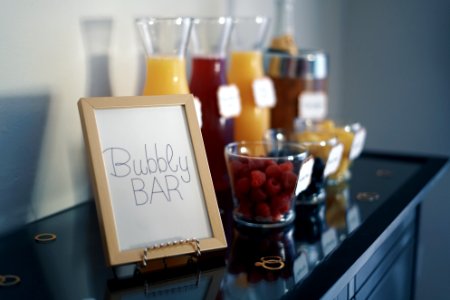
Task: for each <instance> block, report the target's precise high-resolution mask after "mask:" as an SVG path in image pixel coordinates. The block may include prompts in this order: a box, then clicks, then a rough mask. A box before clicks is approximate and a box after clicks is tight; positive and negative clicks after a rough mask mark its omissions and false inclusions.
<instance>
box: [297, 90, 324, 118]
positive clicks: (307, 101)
mask: <svg viewBox="0 0 450 300" xmlns="http://www.w3.org/2000/svg"><path fill="white" fill-rule="evenodd" d="M298 109H299V112H298V115H299V116H300V117H301V118H304V119H312V120H323V119H325V118H326V116H327V113H328V97H327V95H326V94H325V93H323V92H303V93H301V94H300V95H299V97H298Z"/></svg>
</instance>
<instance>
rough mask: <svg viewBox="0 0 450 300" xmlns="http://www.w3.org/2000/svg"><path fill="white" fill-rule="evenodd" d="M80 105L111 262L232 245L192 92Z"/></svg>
mask: <svg viewBox="0 0 450 300" xmlns="http://www.w3.org/2000/svg"><path fill="white" fill-rule="evenodd" d="M78 108H79V111H80V116H81V123H82V127H83V134H84V139H85V143H86V146H87V151H88V155H89V160H90V163H91V171H92V176H91V178H92V181H93V188H94V193H95V202H96V207H97V212H98V218H99V222H100V226H101V231H102V234H103V239H104V244H105V248H106V252H107V255H106V256H107V262H108V264H109V265H110V266H115V265H120V264H127V263H132V262H138V261H142V260H143V257H145V260H152V259H158V258H163V257H169V256H176V255H182V254H189V253H196V252H197V253H198V252H199V251H202V252H203V251H211V250H216V249H221V248H225V247H226V246H227V245H226V239H225V234H224V230H223V226H222V222H221V219H220V214H219V209H218V206H217V201H216V197H215V193H214V187H213V184H212V180H211V175H210V173H209V167H208V162H207V159H206V152H205V148H204V144H203V140H202V135H201V132H200V128H199V125H198V121H197V118H196V114H195V108H194V102H193V97H192V96H191V95H167V96H142V97H141V96H139V97H107V98H83V99H80V100H79V102H78ZM193 241H195V242H196V243H193ZM147 249H150V251H147ZM144 255H145V256H144ZM144 264H145V261H144Z"/></svg>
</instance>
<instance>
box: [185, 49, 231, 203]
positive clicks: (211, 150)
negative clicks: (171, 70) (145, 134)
mask: <svg viewBox="0 0 450 300" xmlns="http://www.w3.org/2000/svg"><path fill="white" fill-rule="evenodd" d="M225 65H226V61H225V58H224V57H220V56H194V57H193V59H192V73H191V80H190V90H191V92H192V94H194V96H195V97H198V99H199V100H200V102H201V104H202V106H201V107H202V124H203V126H202V135H203V142H204V144H205V149H206V154H207V157H208V163H209V166H210V171H211V176H212V179H213V183H214V188H215V189H216V192H217V191H222V190H225V189H228V188H229V182H228V178H227V168H226V164H225V160H224V158H223V151H224V148H225V145H226V144H228V143H230V142H232V141H233V119H232V118H227V119H226V118H223V117H222V116H221V115H220V113H219V104H218V98H217V91H218V89H219V87H220V86H221V85H224V84H226V73H225V67H226V66H225ZM219 200H220V199H219Z"/></svg>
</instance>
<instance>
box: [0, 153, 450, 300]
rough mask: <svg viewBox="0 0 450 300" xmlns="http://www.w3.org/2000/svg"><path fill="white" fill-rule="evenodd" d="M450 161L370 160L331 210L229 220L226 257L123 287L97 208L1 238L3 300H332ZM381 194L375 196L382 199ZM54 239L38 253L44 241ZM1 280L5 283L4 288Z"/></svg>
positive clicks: (328, 204)
mask: <svg viewBox="0 0 450 300" xmlns="http://www.w3.org/2000/svg"><path fill="white" fill-rule="evenodd" d="M446 163H447V159H446V158H438V157H418V156H404V155H388V154H377V153H365V154H364V155H363V156H362V157H361V158H359V159H358V160H356V161H355V162H354V164H353V166H352V169H351V178H350V180H349V181H348V182H347V183H343V184H341V185H338V186H329V187H327V189H326V197H325V198H324V199H323V202H319V203H318V204H315V205H310V206H299V207H297V218H296V220H295V222H294V223H293V224H291V225H290V226H287V227H285V228H281V229H274V230H265V231H262V230H254V229H248V228H241V227H236V226H234V225H233V224H232V223H230V218H229V214H224V216H223V221H224V227H225V229H226V230H227V233H228V238H229V247H228V249H227V252H226V253H224V254H223V256H219V258H215V260H216V262H217V260H222V262H219V263H215V264H214V265H215V267H214V268H213V267H211V265H210V264H201V265H200V266H198V267H192V266H191V267H189V268H185V269H180V270H166V271H163V272H160V273H157V274H153V275H148V276H135V277H128V278H124V279H119V278H115V276H114V273H113V270H112V269H110V268H108V267H106V260H105V258H104V254H103V253H104V252H103V247H102V244H101V237H100V233H99V226H98V221H97V215H96V211H95V206H94V203H93V202H92V201H91V202H88V203H86V204H83V205H80V206H78V207H75V208H73V209H70V210H68V211H65V212H62V213H60V214H58V215H55V216H52V217H49V218H47V219H44V220H40V221H39V222H36V223H32V224H29V225H27V226H26V227H23V228H22V229H20V230H18V231H16V232H13V233H11V234H8V235H6V236H3V237H1V238H0V255H1V259H0V275H7V274H12V275H18V276H19V277H20V278H21V282H20V283H19V284H17V285H14V286H8V287H0V299H148V298H157V299H236V298H238V299H276V298H279V297H282V296H285V297H297V296H298V295H305V297H306V298H310V297H311V298H317V297H320V296H321V295H323V294H324V293H325V292H326V291H327V290H328V289H329V288H331V286H332V285H333V284H334V282H336V281H337V280H338V279H339V278H340V277H341V276H342V275H343V274H344V273H345V272H346V270H347V269H348V268H349V267H350V266H352V265H353V264H354V263H355V261H356V260H357V259H358V257H360V256H361V254H362V253H363V252H364V251H365V250H366V249H367V248H368V247H369V246H370V245H371V244H372V243H373V242H374V241H375V239H377V237H379V236H380V234H381V233H383V231H385V229H386V228H387V227H388V226H389V224H391V223H392V222H393V221H394V219H396V218H397V217H398V216H399V214H401V212H402V211H404V210H405V208H406V207H408V205H411V204H414V205H416V204H418V203H419V201H420V197H418V196H420V195H421V194H423V193H422V192H423V191H426V187H427V186H428V185H429V184H430V183H432V182H433V180H435V179H436V175H437V174H439V173H440V172H442V170H444V169H445V167H446ZM374 193H375V194H374ZM46 232H50V233H54V234H56V236H57V238H56V240H55V241H52V242H49V243H37V242H36V241H35V240H34V236H35V235H36V234H39V233H46ZM1 280H2V277H1V276H0V281H1Z"/></svg>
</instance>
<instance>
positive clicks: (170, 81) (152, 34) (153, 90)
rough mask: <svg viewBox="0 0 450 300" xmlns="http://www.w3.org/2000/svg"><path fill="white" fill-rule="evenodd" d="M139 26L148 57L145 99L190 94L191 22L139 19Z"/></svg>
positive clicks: (174, 19)
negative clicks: (188, 76)
mask: <svg viewBox="0 0 450 300" xmlns="http://www.w3.org/2000/svg"><path fill="white" fill-rule="evenodd" d="M136 26H137V28H138V30H139V33H140V36H141V39H142V42H143V44H144V48H145V52H146V54H147V76H146V80H145V84H144V90H143V95H167V94H188V93H189V87H188V81H187V75H186V58H185V54H186V48H187V45H188V42H189V37H190V33H191V29H192V18H182V17H179V18H140V19H138V20H136Z"/></svg>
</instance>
